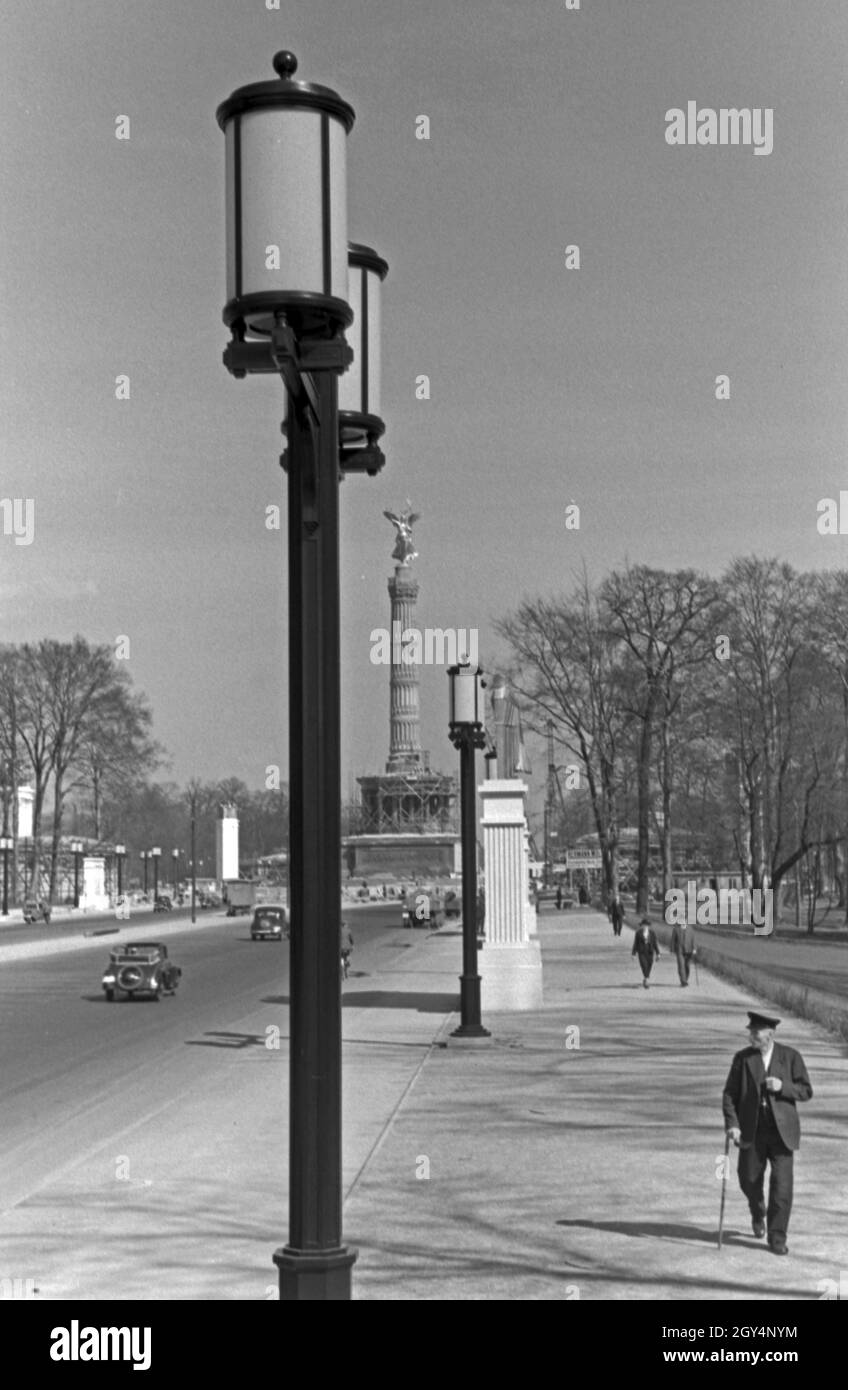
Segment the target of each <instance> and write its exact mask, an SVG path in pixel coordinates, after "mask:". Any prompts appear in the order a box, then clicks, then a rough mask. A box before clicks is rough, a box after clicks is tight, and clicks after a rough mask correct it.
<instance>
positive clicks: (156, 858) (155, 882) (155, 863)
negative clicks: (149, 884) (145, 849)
mask: <svg viewBox="0 0 848 1390" xmlns="http://www.w3.org/2000/svg"><path fill="white" fill-rule="evenodd" d="M161 853H162V851H161V849H159V847H158V845H154V847H153V849H152V850H151V851H150V858H151V859H152V860H153V901H154V903H155V902H156V899H157V897H158V896H159V855H160V854H161Z"/></svg>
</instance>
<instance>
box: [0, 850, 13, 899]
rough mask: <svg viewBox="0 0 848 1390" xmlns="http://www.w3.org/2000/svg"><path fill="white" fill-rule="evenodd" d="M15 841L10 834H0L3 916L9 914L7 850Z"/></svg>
mask: <svg viewBox="0 0 848 1390" xmlns="http://www.w3.org/2000/svg"><path fill="white" fill-rule="evenodd" d="M14 845H15V842H14V840H13V839H12V837H11V835H0V849H2V851H3V916H4V917H8V915H9V852H10V851H11V850H12V849H13V848H14Z"/></svg>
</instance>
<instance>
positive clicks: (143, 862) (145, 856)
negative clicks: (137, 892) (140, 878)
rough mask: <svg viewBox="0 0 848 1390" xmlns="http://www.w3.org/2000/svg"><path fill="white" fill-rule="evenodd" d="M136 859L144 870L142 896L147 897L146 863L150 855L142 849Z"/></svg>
mask: <svg viewBox="0 0 848 1390" xmlns="http://www.w3.org/2000/svg"><path fill="white" fill-rule="evenodd" d="M138 857H139V859H140V860H141V866H142V869H143V870H144V896H145V897H147V861H148V860H149V858H150V855H149V854H148V853H147V850H146V849H143V850H142V851H141V854H140V855H139V856H138Z"/></svg>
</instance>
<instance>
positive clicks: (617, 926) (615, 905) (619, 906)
mask: <svg viewBox="0 0 848 1390" xmlns="http://www.w3.org/2000/svg"><path fill="white" fill-rule="evenodd" d="M609 919H610V921H611V922H612V934H613V936H621V928H622V927H623V926H624V903H623V902H622V901H621V898H620V897H619V896H618V894H617V893H616V895H615V897H614V898H613V900H612V902H611V903H610V906H609Z"/></svg>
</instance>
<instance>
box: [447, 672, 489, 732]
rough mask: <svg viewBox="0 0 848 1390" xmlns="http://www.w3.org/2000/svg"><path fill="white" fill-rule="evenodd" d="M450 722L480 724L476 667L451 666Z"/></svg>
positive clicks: (478, 681)
mask: <svg viewBox="0 0 848 1390" xmlns="http://www.w3.org/2000/svg"><path fill="white" fill-rule="evenodd" d="M448 676H449V678H450V722H451V724H452V725H456V724H472V725H473V724H481V723H482V718H481V700H480V671H479V669H478V668H477V667H476V666H451V668H450V670H449V671H448Z"/></svg>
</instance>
